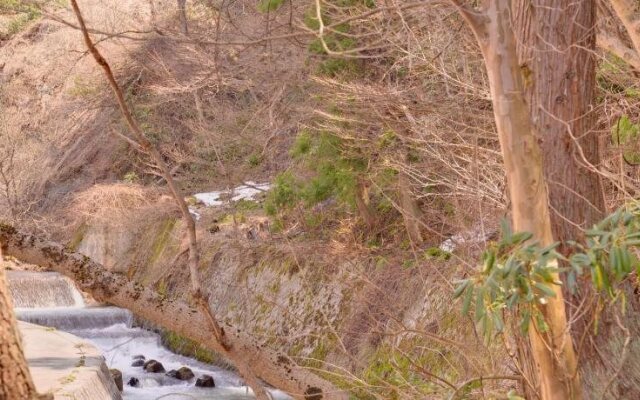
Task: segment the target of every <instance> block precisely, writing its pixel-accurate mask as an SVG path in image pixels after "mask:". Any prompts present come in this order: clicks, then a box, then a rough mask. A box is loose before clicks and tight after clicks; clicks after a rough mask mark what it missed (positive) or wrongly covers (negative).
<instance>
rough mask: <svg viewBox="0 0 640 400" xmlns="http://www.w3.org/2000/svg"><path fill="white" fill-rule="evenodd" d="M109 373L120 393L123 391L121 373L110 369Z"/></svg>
mask: <svg viewBox="0 0 640 400" xmlns="http://www.w3.org/2000/svg"><path fill="white" fill-rule="evenodd" d="M109 372H110V373H111V378H113V381H114V382H115V383H116V387H117V388H118V390H119V391H121V392H122V389H123V385H122V372H120V370H119V369H115V368H113V369H110V370H109Z"/></svg>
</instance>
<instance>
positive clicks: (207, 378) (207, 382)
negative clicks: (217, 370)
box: [196, 375, 216, 387]
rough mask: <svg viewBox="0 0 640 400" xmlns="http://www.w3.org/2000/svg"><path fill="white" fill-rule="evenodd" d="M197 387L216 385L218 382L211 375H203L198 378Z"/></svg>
mask: <svg viewBox="0 0 640 400" xmlns="http://www.w3.org/2000/svg"><path fill="white" fill-rule="evenodd" d="M196 386H197V387H216V383H215V382H214V381H213V377H212V376H211V375H202V376H201V377H199V378H198V380H196Z"/></svg>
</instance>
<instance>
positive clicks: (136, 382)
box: [127, 377, 140, 387]
mask: <svg viewBox="0 0 640 400" xmlns="http://www.w3.org/2000/svg"><path fill="white" fill-rule="evenodd" d="M127 385H129V386H132V387H140V381H139V380H138V378H136V377H131V378H130V379H129V381H128V382H127Z"/></svg>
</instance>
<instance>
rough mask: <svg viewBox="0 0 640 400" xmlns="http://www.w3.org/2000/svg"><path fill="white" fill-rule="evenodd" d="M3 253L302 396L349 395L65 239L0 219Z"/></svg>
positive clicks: (320, 399)
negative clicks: (218, 332)
mask: <svg viewBox="0 0 640 400" xmlns="http://www.w3.org/2000/svg"><path fill="white" fill-rule="evenodd" d="M0 243H2V250H3V252H4V254H6V255H8V256H12V257H15V258H17V259H19V260H21V261H23V262H26V263H30V264H37V265H40V266H42V267H45V268H48V269H51V270H53V271H57V272H59V273H61V274H63V275H65V276H67V277H69V278H71V279H73V280H74V281H75V282H76V284H77V285H78V287H79V288H80V289H81V290H83V291H86V292H88V293H90V294H91V295H92V296H93V297H94V298H95V299H96V300H98V301H102V302H108V303H111V304H114V305H116V306H118V307H122V308H127V309H129V310H131V311H132V312H133V313H135V314H137V315H139V316H141V317H143V318H145V319H147V320H149V321H151V322H153V323H155V324H157V325H160V326H163V327H165V328H167V329H170V330H172V331H175V332H176V333H178V334H180V335H182V336H185V337H187V338H189V339H191V340H194V341H196V342H198V343H201V344H202V345H203V346H205V347H207V348H209V349H211V350H213V351H216V352H218V353H220V354H222V355H223V356H225V357H228V358H229V359H230V360H232V359H235V360H239V361H241V363H240V365H250V366H251V369H252V371H253V372H254V373H255V374H256V375H257V376H258V377H259V378H260V379H262V380H264V381H265V382H267V383H269V384H270V385H273V386H274V387H276V388H278V389H280V390H282V391H284V392H286V393H288V394H289V395H291V396H293V397H294V398H295V399H299V400H334V399H335V400H347V399H348V398H349V396H348V394H347V393H345V392H344V391H341V390H338V389H337V388H336V387H335V386H334V385H333V384H331V383H330V382H327V381H326V380H324V379H322V378H320V377H319V376H317V375H315V374H313V373H312V372H310V371H309V370H308V369H306V368H304V367H301V366H299V365H297V364H296V363H295V362H294V361H293V360H291V359H290V358H289V357H288V356H287V355H286V354H284V353H281V352H276V351H272V350H269V349H267V348H266V347H265V345H264V344H263V343H261V342H259V341H258V340H256V339H255V338H253V337H252V336H251V335H250V334H248V333H246V332H244V331H242V330H241V329H238V328H237V327H234V326H233V325H231V324H229V323H223V324H221V325H222V328H223V329H224V332H225V337H226V340H227V341H228V343H229V344H230V345H231V347H230V349H227V348H225V347H224V346H223V345H222V344H221V343H220V342H219V341H218V340H217V339H216V338H215V336H213V335H211V330H210V325H209V321H207V318H208V316H207V315H205V314H203V313H202V312H201V310H200V309H199V308H198V307H197V306H195V305H191V304H188V303H186V302H185V301H183V300H168V299H166V298H164V297H163V296H160V295H159V294H158V293H156V292H155V291H153V290H150V289H148V288H145V287H144V286H142V285H140V284H139V283H137V282H134V281H130V280H129V279H127V278H126V277H125V276H123V275H120V274H116V273H113V272H110V271H108V270H107V269H106V268H105V267H103V266H102V265H100V264H98V263H96V262H94V261H92V260H91V259H90V258H89V257H87V256H84V255H82V254H79V253H75V252H72V251H70V250H67V249H66V248H65V247H64V246H63V245H61V244H59V243H56V242H52V241H48V240H45V239H42V238H40V237H37V236H35V235H31V234H27V233H23V232H20V231H18V230H17V229H15V228H14V227H13V226H11V225H7V224H0Z"/></svg>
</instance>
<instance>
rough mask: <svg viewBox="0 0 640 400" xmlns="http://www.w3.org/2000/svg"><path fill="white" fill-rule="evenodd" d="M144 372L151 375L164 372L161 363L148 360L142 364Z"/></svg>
mask: <svg viewBox="0 0 640 400" xmlns="http://www.w3.org/2000/svg"><path fill="white" fill-rule="evenodd" d="M144 370H145V371H147V372H153V373H158V372H164V371H165V369H164V366H163V365H162V363H160V362H159V361H156V360H149V361H147V362H146V363H144Z"/></svg>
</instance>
